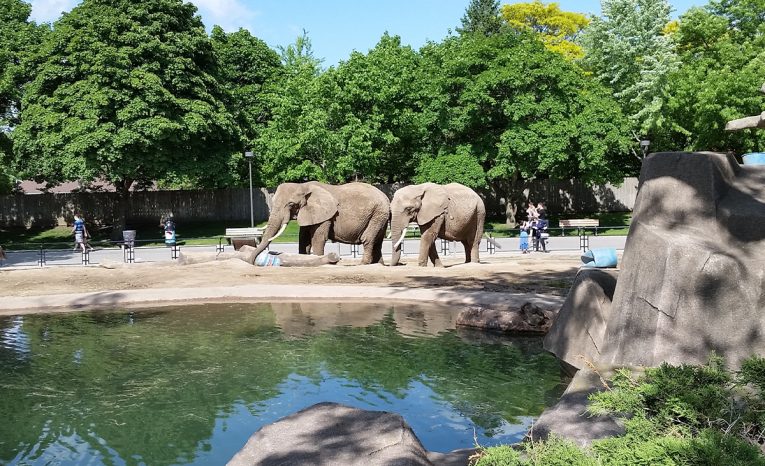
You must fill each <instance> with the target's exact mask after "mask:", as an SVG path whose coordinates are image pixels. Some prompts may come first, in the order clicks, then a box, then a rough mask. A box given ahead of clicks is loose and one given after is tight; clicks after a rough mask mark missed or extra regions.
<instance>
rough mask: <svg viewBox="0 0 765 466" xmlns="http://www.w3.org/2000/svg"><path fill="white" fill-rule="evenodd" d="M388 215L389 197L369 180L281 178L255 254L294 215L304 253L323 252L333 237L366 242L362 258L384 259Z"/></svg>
mask: <svg viewBox="0 0 765 466" xmlns="http://www.w3.org/2000/svg"><path fill="white" fill-rule="evenodd" d="M389 216H390V202H389V201H388V197H387V196H385V194H383V193H382V191H380V190H379V189H377V188H375V187H374V186H372V185H370V184H366V183H348V184H343V185H338V186H333V185H329V184H325V183H319V182H317V181H309V182H307V183H283V184H280V185H279V187H278V188H276V193H275V194H274V197H273V199H272V202H271V214H270V215H269V217H268V226H267V227H266V231H265V232H264V233H263V241H262V242H261V243H260V244H259V245H258V248H257V250H256V253H255V255H256V256H257V255H258V254H260V253H261V252H262V251H263V250H264V249H265V248H266V246H268V245H269V244H270V243H271V241H273V240H274V239H275V238H277V237H278V236H279V235H281V234H282V233H283V232H284V229H285V228H286V227H287V223H288V222H289V221H290V220H291V219H297V222H298V224H299V225H300V238H299V252H300V253H301V254H315V255H318V256H322V255H324V244H325V243H326V242H327V240H328V239H331V240H333V241H337V242H339V243H346V244H362V245H363V246H364V256H363V258H362V260H361V263H362V264H373V263H380V264H382V263H383V258H382V242H383V239H384V238H385V228H386V226H387V224H388V218H389Z"/></svg>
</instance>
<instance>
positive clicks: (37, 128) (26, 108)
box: [14, 0, 239, 229]
mask: <svg viewBox="0 0 765 466" xmlns="http://www.w3.org/2000/svg"><path fill="white" fill-rule="evenodd" d="M195 13H196V8H195V7H194V6H193V5H191V4H188V3H184V2H183V1H182V0H147V1H143V2H133V1H131V0H85V1H83V2H82V3H81V4H80V5H79V6H77V7H75V8H74V9H73V10H72V11H71V12H70V13H68V14H66V15H64V16H63V17H62V18H61V19H60V20H59V21H58V22H57V23H56V24H55V25H54V30H53V32H52V33H51V34H50V36H49V37H48V39H47V40H46V41H45V43H44V44H43V46H42V47H41V48H40V50H39V52H38V54H37V56H38V58H39V60H40V64H39V66H38V67H37V69H36V70H35V72H36V77H35V79H34V80H33V81H32V82H31V83H30V85H29V86H28V87H27V89H26V92H25V94H24V98H23V100H22V104H23V107H22V113H21V117H22V118H21V124H20V125H19V127H18V128H17V129H16V131H15V134H14V143H15V144H16V147H15V151H16V153H17V154H18V157H19V159H20V161H22V162H23V164H22V167H23V168H24V170H25V172H26V173H27V174H28V175H30V176H34V177H35V178H37V179H45V180H47V181H65V180H85V181H90V180H95V179H104V180H108V181H110V182H112V183H113V184H114V185H115V186H116V187H117V189H118V192H119V193H120V194H121V198H122V199H123V201H124V200H125V198H126V197H127V195H128V192H129V189H130V187H131V186H132V185H133V184H134V183H135V182H151V181H153V180H158V179H163V178H175V179H185V180H186V184H193V185H208V186H209V185H216V184H219V183H221V182H222V181H223V180H225V178H226V176H227V173H228V167H227V163H228V161H229V154H230V153H231V152H232V150H233V149H234V148H235V147H236V142H237V141H238V138H239V135H238V134H237V126H236V122H235V121H234V118H233V117H232V115H231V114H230V113H229V111H228V110H227V108H226V106H225V104H224V99H223V97H224V95H225V92H224V90H223V89H222V88H221V86H220V84H219V83H218V81H217V80H216V77H215V76H216V73H217V70H216V62H215V56H214V54H213V49H212V46H211V44H210V40H209V38H208V37H207V35H206V33H205V31H204V26H203V24H202V22H201V20H200V19H199V17H198V16H195ZM124 205H125V204H124V203H123V206H124ZM121 212H122V218H119V219H117V220H118V227H119V226H121V224H123V223H124V215H125V210H124V209H122V210H121ZM118 229H119V228H118Z"/></svg>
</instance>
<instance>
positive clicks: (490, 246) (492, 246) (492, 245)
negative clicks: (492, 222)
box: [486, 233, 497, 254]
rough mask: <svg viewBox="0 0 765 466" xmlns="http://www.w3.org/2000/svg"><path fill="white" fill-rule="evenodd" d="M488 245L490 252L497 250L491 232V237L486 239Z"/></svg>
mask: <svg viewBox="0 0 765 466" xmlns="http://www.w3.org/2000/svg"><path fill="white" fill-rule="evenodd" d="M486 246H487V248H488V250H489V254H494V253H495V252H496V250H497V247H496V246H494V236H493V235H492V234H491V233H489V239H488V240H487V241H486Z"/></svg>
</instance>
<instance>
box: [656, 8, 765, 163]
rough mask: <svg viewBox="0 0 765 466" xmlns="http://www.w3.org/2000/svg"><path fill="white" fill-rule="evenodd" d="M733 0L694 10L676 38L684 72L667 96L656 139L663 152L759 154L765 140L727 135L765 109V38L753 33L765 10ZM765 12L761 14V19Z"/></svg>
mask: <svg viewBox="0 0 765 466" xmlns="http://www.w3.org/2000/svg"><path fill="white" fill-rule="evenodd" d="M756 3H757V2H749V1H748V0H732V1H729V2H724V3H712V4H710V5H708V6H707V7H705V8H703V9H702V8H692V9H690V10H689V11H688V12H687V13H686V14H684V15H683V16H682V17H681V18H680V22H679V26H678V28H677V31H676V32H675V33H674V34H673V35H672V40H673V42H674V43H675V45H676V47H677V50H678V52H679V53H680V59H681V62H682V66H681V67H680V69H678V70H677V71H675V72H673V73H672V74H671V75H670V76H669V80H668V82H667V84H666V86H665V88H664V90H663V94H662V99H663V100H664V101H665V106H664V116H665V118H666V122H667V123H666V124H665V125H664V126H663V127H662V128H660V130H658V131H656V132H655V133H654V140H655V141H656V144H657V146H658V148H662V149H663V148H667V149H671V150H678V149H681V150H718V151H727V150H732V151H734V152H738V153H742V152H750V151H756V150H758V149H761V148H762V147H763V144H765V134H763V132H761V131H760V132H757V131H756V130H747V131H738V132H733V133H731V132H726V131H725V123H726V122H727V121H728V120H732V119H736V118H741V117H744V116H749V115H756V114H759V113H760V112H762V109H763V108H765V96H762V95H761V94H760V93H759V92H758V91H759V89H760V86H761V85H762V83H763V82H765V35H763V34H762V33H757V32H756V31H755V32H747V31H751V29H752V28H751V27H742V28H739V26H738V25H739V24H742V25H745V26H746V25H747V24H748V22H751V20H749V19H747V18H749V17H750V16H752V15H754V16H757V15H758V14H759V16H760V17H762V16H763V15H765V4H763V3H762V2H760V4H759V6H758V8H759V10H756V9H754V10H753V9H750V7H751V8H753V7H754V6H755V4H756ZM757 11H759V13H757Z"/></svg>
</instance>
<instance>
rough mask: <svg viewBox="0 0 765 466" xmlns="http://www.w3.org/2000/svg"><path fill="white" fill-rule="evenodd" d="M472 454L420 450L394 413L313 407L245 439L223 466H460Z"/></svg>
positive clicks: (330, 405) (332, 405) (328, 405)
mask: <svg viewBox="0 0 765 466" xmlns="http://www.w3.org/2000/svg"><path fill="white" fill-rule="evenodd" d="M472 453H473V451H472V450H458V451H455V452H452V453H446V454H443V453H434V452H429V451H427V450H425V448H424V447H423V446H422V444H421V443H420V441H419V440H418V439H417V437H416V436H415V435H414V432H412V429H411V428H410V427H409V425H407V423H406V422H405V421H404V419H403V418H402V417H401V416H400V415H398V414H394V413H388V412H383V411H364V410H362V409H356V408H351V407H348V406H343V405H340V404H337V403H318V404H315V405H313V406H311V407H309V408H306V409H304V410H302V411H299V412H297V413H295V414H293V415H291V416H287V417H285V418H283V419H280V420H279V421H277V422H275V423H273V424H269V425H267V426H265V427H263V428H261V429H260V430H258V431H257V432H255V434H253V436H252V437H250V440H249V441H247V444H246V445H245V446H244V448H242V450H240V451H239V453H237V454H236V455H235V456H234V457H233V458H232V459H231V461H229V463H228V466H254V465H258V466H277V465H279V466H282V465H301V466H324V465H326V466H331V465H332V466H334V465H343V466H355V465H359V466H361V465H364V466H375V465H379V466H390V465H397V466H433V465H439V466H457V465H459V466H464V465H466V464H467V463H468V458H469V456H470V455H471V454H472Z"/></svg>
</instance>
